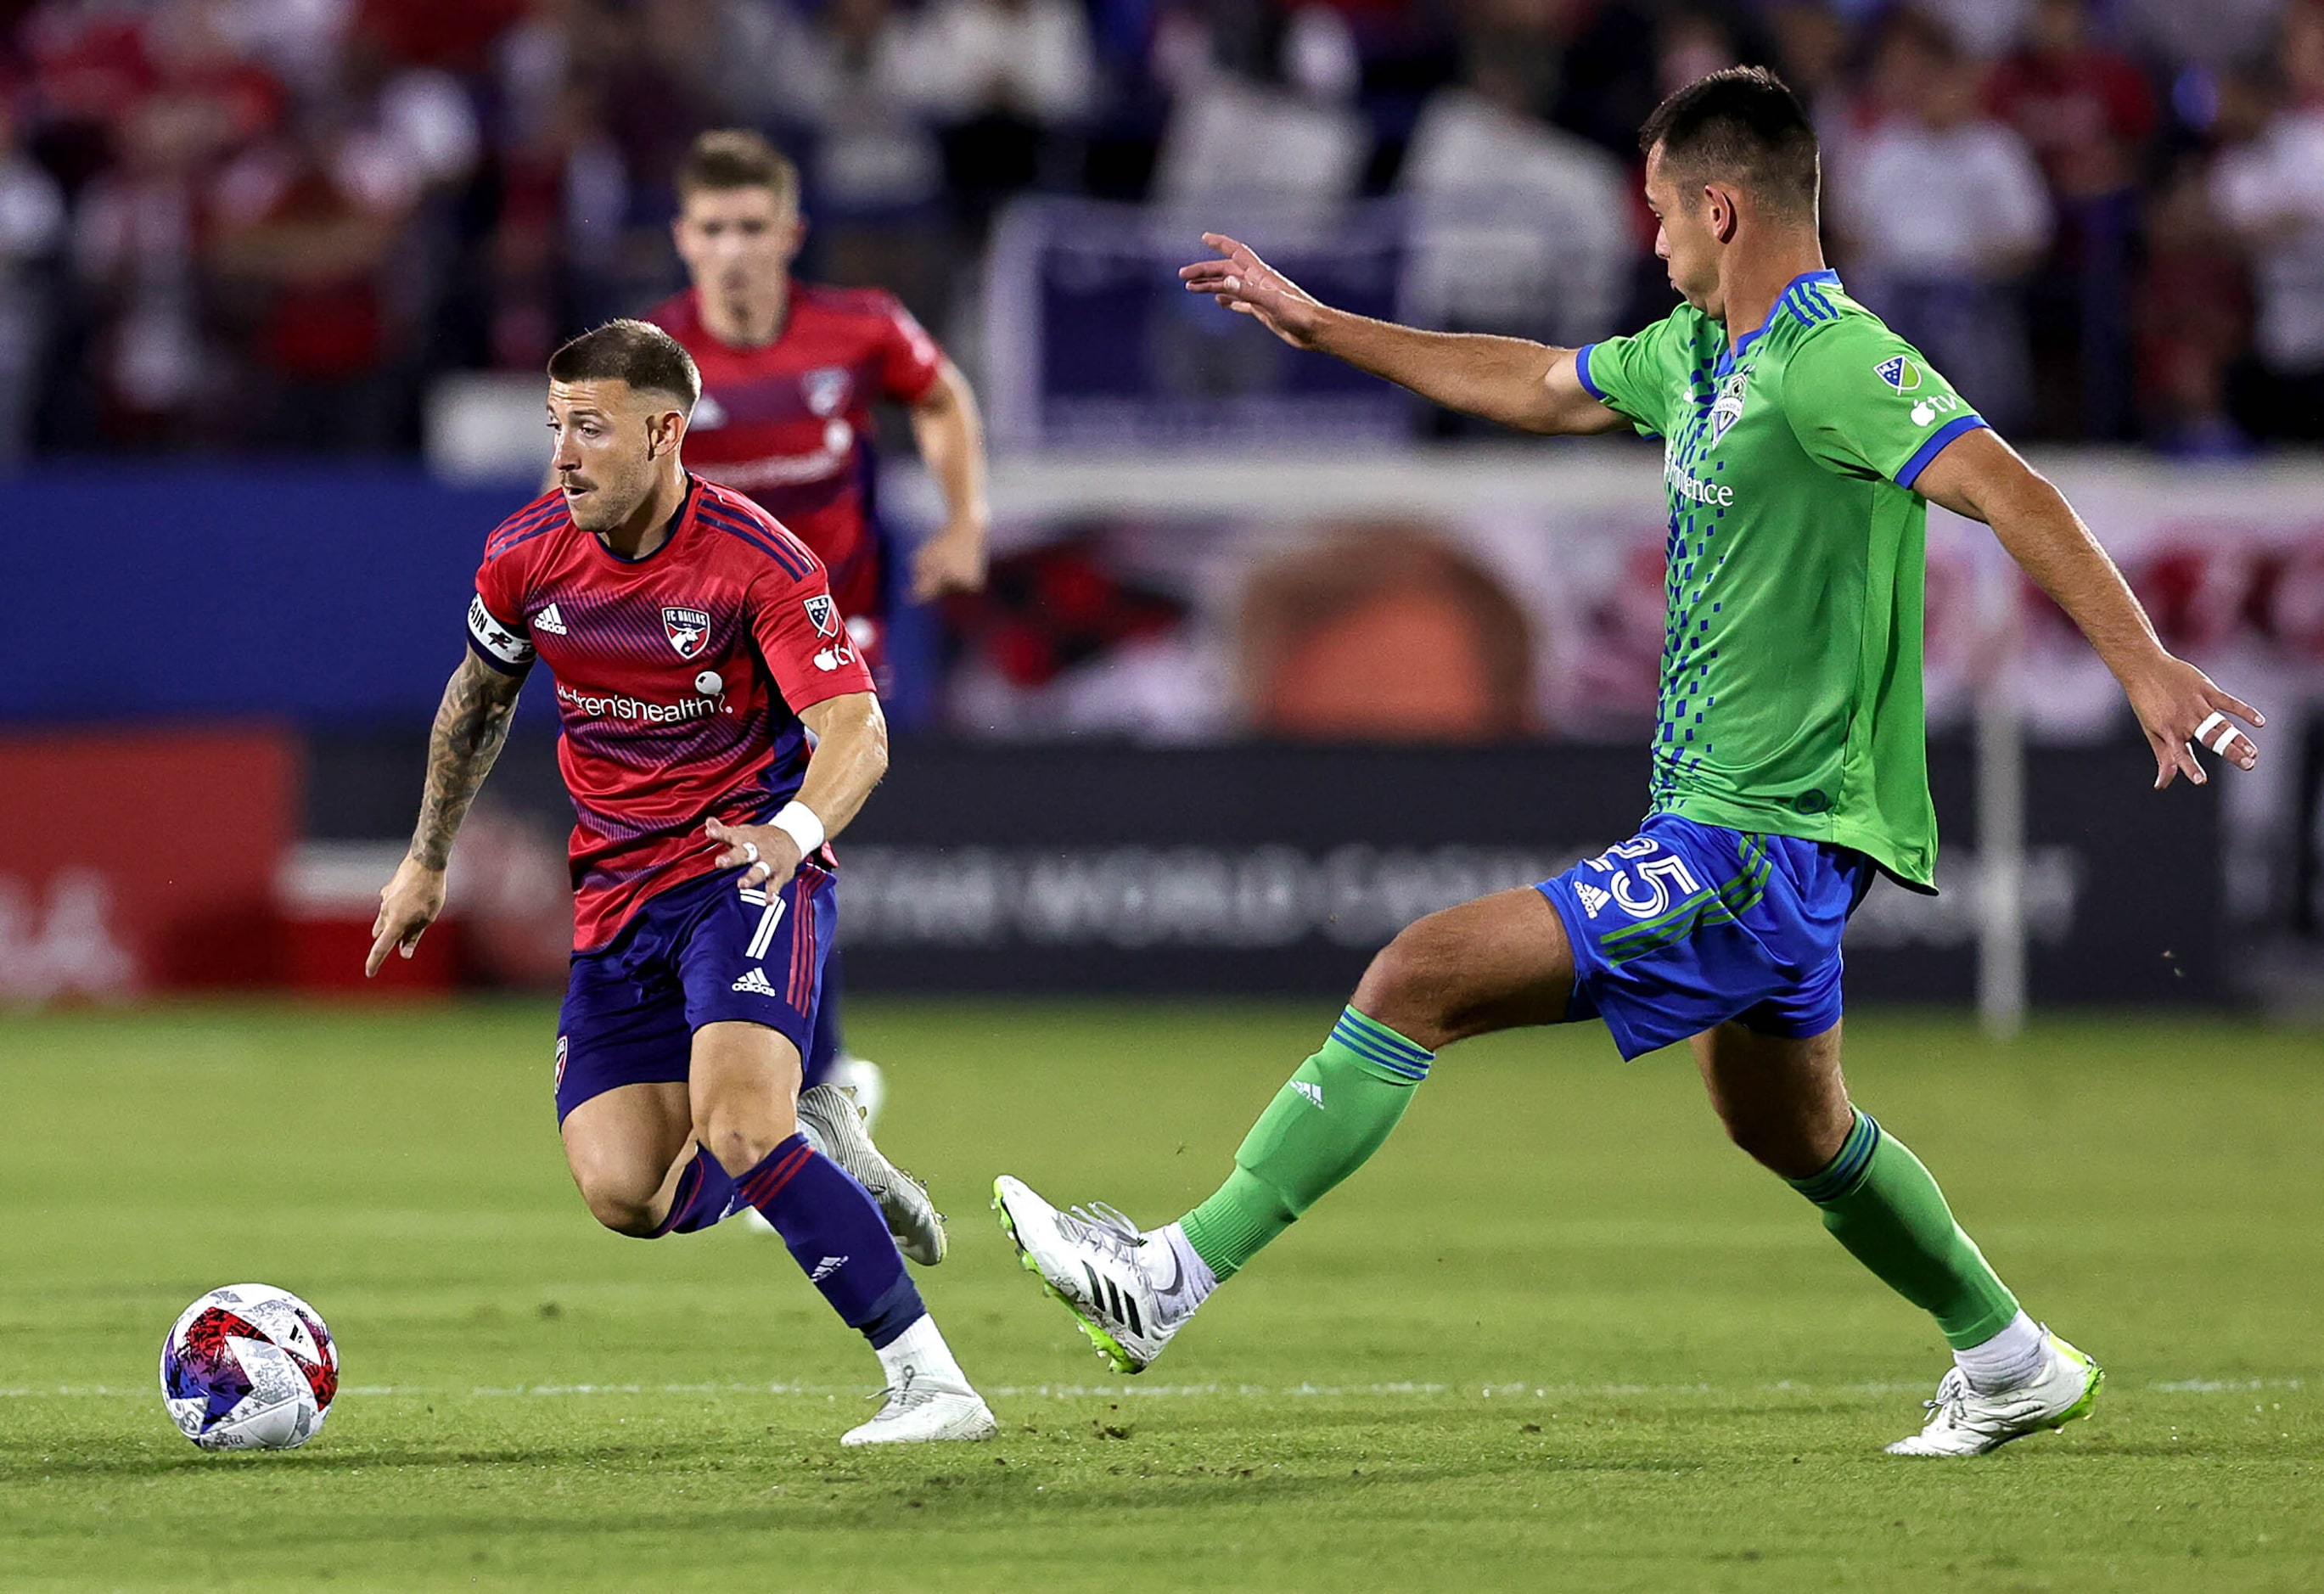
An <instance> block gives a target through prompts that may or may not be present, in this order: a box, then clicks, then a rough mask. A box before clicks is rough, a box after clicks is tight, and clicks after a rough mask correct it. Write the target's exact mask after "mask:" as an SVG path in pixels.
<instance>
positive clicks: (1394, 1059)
mask: <svg viewBox="0 0 2324 1594" xmlns="http://www.w3.org/2000/svg"><path fill="white" fill-rule="evenodd" d="M1332 1039H1333V1041H1335V1042H1337V1043H1338V1044H1339V1045H1341V1046H1345V1047H1347V1048H1348V1050H1350V1051H1351V1052H1353V1053H1354V1054H1355V1055H1357V1056H1358V1057H1360V1058H1361V1059H1362V1060H1363V1061H1364V1062H1366V1063H1369V1064H1372V1065H1373V1066H1374V1067H1375V1068H1376V1069H1379V1070H1380V1071H1381V1072H1383V1073H1385V1074H1387V1075H1388V1077H1390V1078H1394V1079H1397V1080H1402V1081H1404V1082H1406V1083H1410V1084H1418V1083H1420V1082H1421V1081H1422V1080H1424V1079H1426V1078H1427V1077H1428V1065H1429V1064H1432V1063H1434V1062H1435V1061H1436V1054H1435V1053H1434V1052H1429V1051H1424V1050H1422V1049H1421V1048H1420V1047H1418V1046H1414V1045H1413V1044H1412V1043H1411V1042H1410V1041H1408V1040H1406V1039H1405V1038H1404V1037H1402V1036H1400V1035H1398V1034H1397V1032H1396V1031H1395V1030H1393V1029H1390V1028H1389V1027H1388V1026H1387V1025H1385V1024H1381V1023H1379V1022H1377V1021H1375V1020H1373V1019H1370V1018H1365V1017H1364V1016H1363V1015H1362V1014H1361V1013H1359V1012H1358V1011H1356V1009H1353V1008H1347V1009H1342V1012H1341V1014H1340V1021H1339V1022H1338V1023H1336V1024H1334V1025H1333V1026H1332Z"/></svg>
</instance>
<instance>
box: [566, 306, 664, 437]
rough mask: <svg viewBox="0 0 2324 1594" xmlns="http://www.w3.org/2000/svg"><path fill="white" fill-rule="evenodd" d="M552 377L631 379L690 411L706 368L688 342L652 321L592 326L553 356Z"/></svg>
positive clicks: (643, 389) (636, 385)
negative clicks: (690, 351) (698, 366)
mask: <svg viewBox="0 0 2324 1594" xmlns="http://www.w3.org/2000/svg"><path fill="white" fill-rule="evenodd" d="M549 381H551V382H628V383H629V384H630V385H631V386H632V387H633V388H635V389H637V390H638V391H640V392H657V393H668V394H669V396H670V397H671V398H673V399H676V400H677V401H678V405H679V408H681V409H683V410H686V412H687V414H689V415H690V414H692V413H693V412H694V404H695V401H696V400H697V399H699V398H701V397H702V373H701V372H700V371H699V370H698V369H696V366H695V364H694V356H693V355H689V354H687V352H686V348H685V346H683V345H682V344H680V343H679V342H678V339H676V338H675V337H672V336H670V335H669V333H667V332H664V331H663V330H662V329H661V328H660V327H656V326H654V325H653V324H652V323H650V322H647V321H632V320H627V319H623V320H620V321H608V322H606V323H605V324H604V326H603V327H591V328H590V329H589V330H588V331H586V332H584V333H583V334H582V335H581V336H578V337H576V338H575V339H573V341H572V342H570V343H568V344H567V345H566V346H564V347H562V348H560V349H558V351H557V352H556V353H555V354H553V355H549Z"/></svg>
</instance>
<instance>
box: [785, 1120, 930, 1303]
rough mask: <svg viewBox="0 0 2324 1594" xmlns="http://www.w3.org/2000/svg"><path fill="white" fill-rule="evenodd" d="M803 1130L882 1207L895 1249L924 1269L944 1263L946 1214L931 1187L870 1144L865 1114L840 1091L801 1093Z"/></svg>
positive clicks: (800, 1125)
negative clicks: (930, 1196)
mask: <svg viewBox="0 0 2324 1594" xmlns="http://www.w3.org/2000/svg"><path fill="white" fill-rule="evenodd" d="M798 1118H799V1127H800V1128H801V1129H804V1130H806V1131H807V1135H808V1138H810V1139H812V1140H813V1141H814V1142H815V1143H816V1148H817V1149H818V1150H820V1151H821V1152H822V1153H823V1154H824V1155H825V1156H828V1157H830V1158H831V1160H832V1161H834V1162H835V1163H837V1164H838V1165H839V1166H841V1167H843V1168H845V1169H846V1170H847V1171H848V1172H849V1173H851V1174H853V1175H855V1182H856V1183H857V1184H861V1185H862V1186H863V1188H864V1189H866V1190H868V1191H870V1192H871V1199H872V1200H873V1201H876V1202H879V1203H880V1213H881V1216H882V1217H884V1218H886V1219H887V1220H888V1232H889V1233H890V1234H892V1235H894V1236H895V1237H896V1248H897V1249H898V1250H900V1251H902V1252H903V1253H904V1255H906V1256H907V1257H909V1258H911V1259H912V1260H913V1261H915V1262H918V1264H919V1265H920V1266H921V1267H935V1266H936V1264H937V1263H939V1262H941V1261H943V1260H944V1259H945V1248H946V1243H947V1242H946V1240H945V1221H944V1214H943V1213H942V1212H938V1211H936V1202H933V1201H931V1200H929V1199H928V1190H927V1185H925V1184H921V1183H920V1182H919V1181H918V1179H915V1178H914V1177H912V1175H909V1174H908V1173H906V1172H905V1171H904V1170H903V1169H901V1168H899V1167H898V1166H896V1165H895V1164H894V1163H892V1162H890V1161H889V1160H888V1158H887V1157H886V1156H884V1155H883V1154H882V1153H881V1150H880V1148H879V1147H877V1146H874V1145H873V1144H872V1143H871V1135H870V1133H869V1132H868V1131H867V1130H866V1129H864V1125H863V1110H862V1108H861V1107H859V1106H857V1105H856V1103H855V1099H854V1098H853V1097H852V1096H850V1095H849V1094H848V1093H847V1092H845V1091H843V1090H841V1089H840V1088H839V1087H838V1086H837V1085H830V1084H821V1085H816V1086H815V1087H814V1088H813V1089H812V1090H807V1091H802V1092H799V1099H798Z"/></svg>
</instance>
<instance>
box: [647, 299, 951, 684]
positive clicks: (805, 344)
mask: <svg viewBox="0 0 2324 1594" xmlns="http://www.w3.org/2000/svg"><path fill="white" fill-rule="evenodd" d="M647 319H649V320H650V321H652V322H654V323H655V324H656V325H657V326H659V327H661V328H662V329H663V330H664V331H666V332H668V333H669V335H670V336H672V337H675V338H677V339H678V342H679V343H681V344H683V345H685V346H686V352H687V354H689V355H693V356H694V363H695V364H696V365H698V366H700V367H701V369H702V401H701V402H700V403H698V404H696V406H695V407H694V420H693V423H692V424H691V425H689V426H688V427H687V431H686V460H687V465H691V466H692V467H693V468H694V469H695V470H696V471H698V472H700V473H701V474H702V475H705V476H707V477H708V478H709V479H710V480H712V481H714V482H716V483H718V484H720V485H722V486H726V487H733V488H735V489H737V490H738V491H740V492H743V493H749V494H750V495H751V496H752V498H754V499H756V500H758V502H760V503H761V505H762V506H763V507H764V508H765V509H766V511H767V512H768V513H769V514H771V515H773V516H774V517H775V518H776V519H778V520H779V521H782V523H783V524H784V525H786V526H788V527H789V528H790V529H791V530H793V531H794V532H796V533H798V537H799V539H800V540H801V541H803V542H805V543H806V544H807V547H809V548H813V549H814V550H815V553H816V557H817V558H819V559H821V560H822V561H823V562H824V565H825V567H826V568H827V569H829V570H830V572H831V590H832V595H833V596H834V597H835V598H836V599H837V600H838V602H839V606H840V608H841V609H842V610H843V611H844V612H845V613H846V614H847V615H848V617H849V618H850V619H851V620H855V621H858V622H865V621H869V622H875V623H876V622H877V621H878V620H879V619H880V618H881V613H882V612H883V610H884V607H885V605H884V604H882V603H881V569H880V556H879V549H878V547H877V546H876V544H875V542H874V540H873V538H872V535H871V526H870V524H869V522H868V519H867V517H866V514H865V507H866V506H865V494H866V493H867V492H868V490H869V487H870V484H871V438H872V429H871V402H872V401H873V400H875V399H886V400H890V401H894V402H896V403H899V404H913V403H918V401H920V400H921V399H922V398H923V397H925V396H926V395H927V391H928V389H929V388H930V387H932V386H934V385H935V383H936V376H937V373H940V372H941V371H942V370H943V369H944V361H945V356H944V351H943V350H942V349H940V348H938V347H937V346H936V340H935V339H934V338H932V337H930V336H928V335H927V333H926V332H924V331H922V330H921V328H920V324H919V323H918V321H915V320H914V319H912V313H911V312H910V311H909V310H908V309H905V308H904V307H903V306H902V305H901V304H900V303H899V302H898V301H897V299H896V296H895V295H894V294H892V293H885V292H881V290H878V289H868V288H819V287H815V286H813V285H811V284H808V283H805V282H793V283H792V284H791V288H790V300H789V309H788V314H787V315H786V317H785V318H784V320H783V327H782V330H781V331H780V332H779V333H778V334H777V335H776V337H775V341H774V342H772V343H770V344H768V345H767V346H765V347H763V348H755V349H742V348H735V347H733V346H731V345H727V344H724V343H721V342H719V341H718V340H717V339H716V338H715V337H713V336H711V335H710V330H709V328H708V327H705V326H704V325H703V322H702V306H701V301H700V299H699V298H698V297H697V296H696V293H695V292H694V290H692V289H688V290H687V291H686V292H684V293H681V294H679V295H678V297H677V298H675V299H670V300H669V302H668V303H666V304H663V305H661V306H660V307H659V308H658V309H655V310H654V311H652V312H651V314H650V315H649V316H648V318H647ZM859 640H863V641H864V642H865V643H866V645H867V646H871V647H872V648H873V649H874V651H875V656H876V645H877V644H876V637H873V638H860V639H859Z"/></svg>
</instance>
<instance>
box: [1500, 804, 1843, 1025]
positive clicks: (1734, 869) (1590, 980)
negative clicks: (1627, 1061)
mask: <svg viewBox="0 0 2324 1594" xmlns="http://www.w3.org/2000/svg"><path fill="white" fill-rule="evenodd" d="M1876 872H1877V866H1876V865H1875V864H1874V863H1873V861H1871V860H1870V859H1869V858H1867V857H1866V856H1865V855H1864V854H1863V853H1861V852H1857V851H1855V850H1854V849H1852V848H1849V847H1841V846H1835V845H1833V844H1831V843H1828V842H1809V841H1802V840H1799V839H1798V838H1797V837H1794V836H1784V835H1756V834H1750V833H1748V832H1746V831H1740V830H1729V829H1727V828H1725V827H1724V826H1722V825H1701V824H1697V823H1696V822H1695V821H1693V820H1692V819H1682V818H1680V817H1678V816H1677V815H1674V814H1656V815H1653V816H1652V817H1650V818H1649V819H1647V821H1646V824H1645V825H1643V826H1642V827H1641V828H1640V829H1639V832H1638V834H1637V835H1636V836H1634V837H1633V838H1631V839H1630V840H1628V841H1627V842H1623V843H1620V844H1619V845H1617V846H1612V847H1609V848H1608V849H1607V850H1606V851H1605V852H1602V853H1600V855H1599V856H1597V857H1595V858H1589V859H1585V860H1583V861H1582V862H1580V863H1577V864H1575V865H1574V866H1573V867H1572V869H1569V870H1567V871H1565V872H1564V873H1563V874H1561V875H1559V876H1557V877H1556V878H1555V879H1554V880H1544V881H1542V882H1541V884H1540V885H1538V886H1536V887H1535V889H1536V890H1538V891H1539V892H1541V894H1542V895H1543V896H1545V897H1546V898H1549V900H1550V904H1551V906H1553V907H1554V908H1556V909H1557V915H1558V917H1559V918H1561V919H1563V921H1564V922H1565V935H1566V939H1567V940H1568V941H1570V942H1571V943H1572V945H1573V994H1572V997H1571V998H1570V999H1569V1000H1568V1001H1567V1003H1566V1008H1565V1017H1566V1018H1567V1019H1569V1020H1578V1019H1583V1018H1603V1019H1605V1020H1606V1027H1607V1029H1608V1030H1609V1032H1610V1033H1611V1034H1612V1035H1613V1037H1614V1044H1615V1045H1616V1046H1618V1047H1620V1048H1621V1052H1622V1055H1623V1056H1625V1057H1636V1056H1638V1055H1642V1054H1644V1053H1646V1052H1651V1051H1653V1050H1654V1049H1655V1047H1657V1046H1668V1045H1670V1044H1671V1043H1672V1042H1673V1041H1677V1040H1684V1039H1685V1038H1686V1037H1689V1036H1691V1035H1696V1034H1699V1033H1701V1031H1703V1030H1706V1029H1709V1028H1711V1027H1714V1026H1716V1025H1720V1024H1724V1023H1726V1022H1727V1021H1729V1019H1738V1020H1740V1021H1741V1022H1742V1023H1743V1024H1744V1025H1746V1026H1747V1027H1749V1028H1752V1029H1755V1030H1757V1031H1758V1032H1760V1033H1761V1034H1763V1035H1778V1036H1792V1037H1806V1036H1812V1035H1821V1034H1822V1033H1823V1032H1824V1031H1825V1030H1827V1029H1830V1028H1831V1027H1832V1026H1833V1025H1834V1024H1837V1023H1839V1022H1840V932H1841V931H1843V930H1845V929H1846V928H1847V927H1848V917H1849V915H1850V914H1852V913H1854V912H1855V911H1856V908H1857V905H1858V904H1859V903H1861V902H1862V901H1863V900H1864V894H1865V893H1866V892H1867V891H1868V890H1870V889H1872V881H1873V878H1874V875H1875V873H1876Z"/></svg>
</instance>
